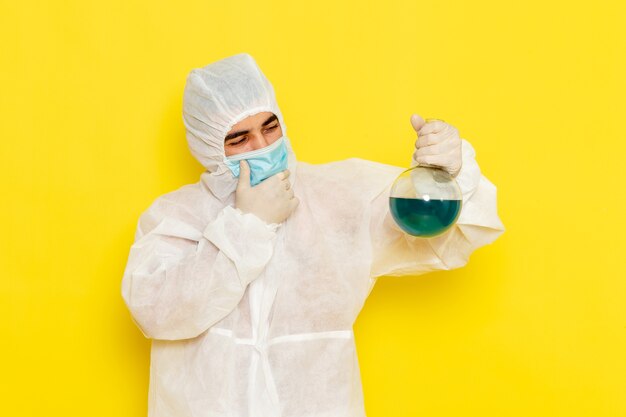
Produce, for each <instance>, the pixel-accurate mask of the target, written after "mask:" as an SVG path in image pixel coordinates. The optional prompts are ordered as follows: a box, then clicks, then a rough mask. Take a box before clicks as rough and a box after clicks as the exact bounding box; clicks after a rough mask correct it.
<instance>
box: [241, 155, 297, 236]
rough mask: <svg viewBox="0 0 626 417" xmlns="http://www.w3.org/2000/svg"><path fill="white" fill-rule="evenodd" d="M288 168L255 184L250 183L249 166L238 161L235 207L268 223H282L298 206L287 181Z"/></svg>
mask: <svg viewBox="0 0 626 417" xmlns="http://www.w3.org/2000/svg"><path fill="white" fill-rule="evenodd" d="M288 178H289V170H288V169H286V170H284V171H282V172H279V173H278V174H275V175H272V176H271V177H269V178H267V179H266V180H264V181H263V182H261V183H260V184H257V185H256V186H254V187H253V186H251V185H250V166H249V165H248V162H247V161H246V160H245V159H244V160H242V161H241V162H239V182H238V183H237V190H236V191H235V207H236V208H238V209H239V210H241V211H242V212H243V213H252V214H254V215H255V216H257V217H258V218H260V219H261V220H263V221H264V222H266V223H268V224H272V223H282V222H283V221H285V220H286V219H287V217H289V216H290V215H291V213H293V211H294V210H295V209H296V207H298V204H299V203H300V200H298V198H297V197H294V194H293V190H292V189H291V184H290V183H289V180H288Z"/></svg>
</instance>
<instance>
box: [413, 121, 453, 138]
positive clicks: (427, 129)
mask: <svg viewBox="0 0 626 417" xmlns="http://www.w3.org/2000/svg"><path fill="white" fill-rule="evenodd" d="M448 126H449V125H448V124H447V123H446V122H442V121H441V120H433V121H431V122H428V123H426V124H425V125H424V127H422V128H421V129H420V131H419V132H418V134H419V135H420V136H422V135H428V134H429V133H438V132H443V131H444V130H445V129H446V128H447V127H448Z"/></svg>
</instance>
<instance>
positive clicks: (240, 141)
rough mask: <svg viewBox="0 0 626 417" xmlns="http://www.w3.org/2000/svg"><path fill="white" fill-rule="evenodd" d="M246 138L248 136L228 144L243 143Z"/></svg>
mask: <svg viewBox="0 0 626 417" xmlns="http://www.w3.org/2000/svg"><path fill="white" fill-rule="evenodd" d="M245 140H246V137H245V136H244V137H243V139H240V140H238V141H237V142H230V143H229V144H228V145H229V146H230V145H239V144H241V143H243V142H244V141H245Z"/></svg>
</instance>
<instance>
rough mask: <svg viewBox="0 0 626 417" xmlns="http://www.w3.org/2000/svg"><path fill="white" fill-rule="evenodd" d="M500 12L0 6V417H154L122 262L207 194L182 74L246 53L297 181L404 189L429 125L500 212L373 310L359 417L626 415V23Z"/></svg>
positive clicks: (144, 348)
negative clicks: (463, 142)
mask: <svg viewBox="0 0 626 417" xmlns="http://www.w3.org/2000/svg"><path fill="white" fill-rule="evenodd" d="M508 3H509V2H498V1H491V2H488V1H484V0H481V1H477V2H466V1H461V0H456V1H447V2H438V1H437V2H421V1H408V0H407V1H403V2H398V1H384V2H356V1H353V2H351V4H344V3H343V2H338V1H326V0H324V1H315V2H288V1H266V2H254V3H248V2H245V1H244V2H241V1H238V2H227V1H214V2H207V1H186V0H182V1H175V2H154V1H135V2H129V1H123V0H111V1H100V2H93V1H91V2H87V1H83V0H80V1H79V0H71V1H70V0H66V1H63V2H60V1H57V2H52V1H49V2H42V1H35V2H17V1H7V0H2V4H1V13H0V35H1V39H2V41H1V42H2V44H1V46H2V48H1V50H2V52H1V53H0V88H1V93H0V112H1V117H2V122H1V123H0V139H1V140H0V147H1V148H0V175H1V178H2V203H1V204H0V210H1V213H0V214H1V217H0V222H1V224H0V233H1V234H2V239H1V245H2V246H1V250H0V256H1V281H0V334H1V337H2V339H1V340H2V343H1V345H0V354H1V356H2V362H1V363H2V370H1V374H0V399H1V401H0V414H2V415H6V416H17V415H20V416H44V415H45V416H57V415H58V416H112V415H115V416H129V417H130V416H142V415H145V412H146V407H147V388H148V372H149V368H148V365H149V364H148V360H149V341H148V340H146V339H144V338H143V336H142V335H141V333H140V332H139V330H138V329H137V328H136V327H135V326H134V324H133V323H132V321H131V319H130V316H129V314H128V312H127V310H126V308H125V306H124V304H123V301H122V299H121V296H120V283H121V277H122V272H123V268H124V265H125V262H126V257H127V255H128V249H129V247H130V244H131V243H132V238H133V233H134V229H135V225H136V221H137V218H138V216H139V214H140V213H141V212H142V211H143V210H144V209H145V208H146V207H147V206H148V204H150V202H152V201H153V200H154V198H156V197H157V196H159V195H161V194H163V193H165V192H167V191H171V190H173V189H175V188H178V187H179V186H181V185H183V184H187V183H192V182H195V181H197V180H198V176H199V174H200V172H201V167H200V165H198V164H197V163H196V162H195V160H194V159H193V158H192V157H191V155H190V154H189V152H188V150H187V147H186V142H185V139H184V128H183V125H182V120H181V98H182V91H183V87H184V82H185V77H186V75H187V73H188V72H189V71H190V70H191V69H192V68H195V67H200V66H204V65H206V64H208V63H210V62H213V61H215V60H218V59H221V58H223V57H225V56H229V55H232V54H235V53H239V52H248V53H250V54H252V55H253V56H254V57H255V58H256V60H257V62H258V63H259V65H260V66H261V68H262V69H263V71H264V72H265V73H266V75H267V76H268V77H269V78H270V80H271V81H272V83H273V84H274V86H275V88H276V93H277V97H278V101H279V104H280V106H281V108H282V110H283V113H284V116H285V121H286V124H287V126H288V129H289V134H290V137H291V139H292V141H293V143H294V147H295V150H296V152H297V155H298V156H299V159H301V160H304V161H309V162H325V161H330V160H337V159H342V158H347V157H352V156H356V157H361V158H367V159H373V160H377V161H381V162H385V163H390V164H396V165H406V164H408V162H409V159H410V157H411V153H412V143H413V140H414V133H413V131H412V129H411V125H410V122H409V117H410V115H411V113H412V112H418V113H420V114H422V115H424V116H426V117H439V118H442V119H444V120H446V121H447V122H449V123H451V124H453V125H454V126H456V127H457V128H458V129H459V130H460V132H461V135H462V136H463V137H464V138H466V139H468V140H469V141H470V142H471V143H472V144H473V145H474V147H475V149H476V151H477V159H478V162H479V164H480V166H481V168H482V170H483V173H484V174H485V175H486V176H487V177H488V178H489V179H490V180H491V181H493V182H494V183H495V184H496V186H497V187H498V197H499V212H500V216H501V218H502V221H503V222H504V224H505V226H506V228H507V231H506V232H505V234H504V235H503V236H502V237H501V238H500V239H499V240H497V241H496V242H495V243H494V244H493V245H490V246H487V247H484V248H482V249H480V250H478V251H477V252H475V253H474V255H473V256H472V258H471V262H470V264H469V265H468V266H466V267H465V268H462V269H459V270H455V271H450V272H438V273H433V274H429V275H423V276H420V277H408V278H395V279H392V278H383V279H381V280H380V281H379V282H378V285H377V287H376V289H375V290H374V292H373V293H372V295H371V297H370V299H369V300H368V302H367V303H366V306H365V309H364V310H363V312H362V315H361V316H360V318H359V320H358V321H357V325H356V334H357V343H358V345H357V346H358V350H359V355H360V360H361V365H362V374H363V386H364V390H365V395H366V407H367V410H368V416H369V417H376V416H381V417H382V416H385V417H388V416H391V417H394V416H481V417H483V416H498V417H500V416H551V417H553V416H567V417H574V416H594V417H604V416H606V417H615V416H626V395H625V394H626V354H625V352H626V281H625V280H624V277H626V269H625V267H624V256H625V255H624V253H625V251H626V245H625V243H624V242H625V240H626V239H625V237H624V233H625V232H626V228H625V227H624V226H625V223H626V222H625V221H624V219H623V216H624V213H625V210H624V208H623V207H622V206H621V205H620V204H621V203H623V202H624V197H623V195H624V190H625V187H624V178H625V169H624V166H625V165H626V160H625V159H626V145H625V139H626V135H625V131H626V129H625V128H624V115H625V108H626V103H625V101H626V100H625V99H624V97H625V95H626V84H625V79H626V78H625V77H624V74H625V73H626V65H625V64H626V29H625V26H624V21H626V9H625V6H624V2H622V1H620V0H614V1H595V2H592V3H576V2H566V1H561V2H546V1H538V0H529V1H525V2H518V3H517V4H513V5H510V4H508ZM557 3H560V4H557Z"/></svg>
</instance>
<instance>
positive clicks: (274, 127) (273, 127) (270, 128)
mask: <svg viewBox="0 0 626 417" xmlns="http://www.w3.org/2000/svg"><path fill="white" fill-rule="evenodd" d="M277 127H278V125H274V126H272V127H268V128H267V130H272V129H276V128H277Z"/></svg>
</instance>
